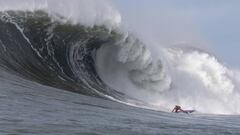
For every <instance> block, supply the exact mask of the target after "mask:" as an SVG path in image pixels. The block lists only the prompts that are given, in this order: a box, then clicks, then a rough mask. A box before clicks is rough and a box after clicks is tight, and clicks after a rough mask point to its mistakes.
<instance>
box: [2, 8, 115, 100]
mask: <svg viewBox="0 0 240 135" xmlns="http://www.w3.org/2000/svg"><path fill="white" fill-rule="evenodd" d="M0 18H1V21H0V27H1V28H0V35H1V37H0V48H1V49H0V56H1V58H0V65H1V67H2V68H4V69H5V70H7V71H9V72H12V73H14V74H17V75H20V76H22V77H24V78H26V79H29V80H32V81H36V82H39V83H41V84H45V85H49V86H52V87H56V88H60V89H66V90H70V91H74V92H78V93H82V94H87V95H92V96H101V94H103V93H105V94H107V95H111V96H113V97H114V96H116V95H117V93H114V90H111V89H110V88H108V87H107V86H106V85H105V84H104V83H103V82H102V81H101V79H100V78H99V76H98V75H97V73H96V70H95V65H94V55H95V54H94V52H95V51H96V50H97V49H98V48H99V47H101V45H103V44H105V43H109V42H114V41H115V40H116V38H118V36H119V35H117V34H116V33H114V32H109V30H107V29H106V28H104V27H101V26H96V27H92V28H90V27H85V26H82V25H71V24H68V23H64V24H62V23H60V22H59V21H53V20H52V18H50V17H49V15H48V14H47V13H46V12H43V11H35V12H22V11H7V12H2V13H1V14H0Z"/></svg>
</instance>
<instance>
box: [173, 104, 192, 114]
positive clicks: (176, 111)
mask: <svg viewBox="0 0 240 135" xmlns="http://www.w3.org/2000/svg"><path fill="white" fill-rule="evenodd" d="M172 112H174V113H180V112H183V113H192V112H195V110H183V109H182V108H181V106H179V105H175V107H174V108H173V110H172Z"/></svg>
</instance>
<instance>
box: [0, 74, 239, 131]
mask: <svg viewBox="0 0 240 135" xmlns="http://www.w3.org/2000/svg"><path fill="white" fill-rule="evenodd" d="M0 80H1V81H0V84H1V85H0V90H1V91H0V94H1V97H0V100H1V104H0V106H1V107H0V108H1V110H0V121H1V122H0V133H1V134H2V135H5V134H6V135H10V134H17V135H20V134H22V135H42V134H51V135H66V134H68V135H79V134H84V135H85V134H86V135H123V134H124V135H136V134H138V135H172V134H176V135H186V134H189V135H190V134H199V135H204V134H210V135H220V134H222V135H228V134H229V135H230V134H236V135H237V134H239V133H240V128H239V127H240V124H239V121H240V118H239V116H237V115H209V114H175V113H169V112H162V111H152V110H148V109H141V108H137V107H131V106H127V105H124V104H121V103H117V102H113V101H109V100H105V99H101V98H94V97H89V96H84V95H81V94H76V93H72V92H67V91H63V90H60V89H56V88H51V87H47V86H43V85H40V84H38V83H34V82H31V81H27V80H24V79H22V78H19V77H16V76H14V75H9V74H8V73H5V72H3V71H1V78H0Z"/></svg>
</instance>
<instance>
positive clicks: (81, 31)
mask: <svg viewBox="0 0 240 135" xmlns="http://www.w3.org/2000/svg"><path fill="white" fill-rule="evenodd" d="M11 2H13V3H19V2H16V1H11ZM11 2H9V3H8V2H3V3H1V1H0V4H3V5H4V4H5V5H4V6H2V5H0V103H1V104H0V134H1V135H2V134H3V135H5V134H6V135H46V134H50V135H75V134H76V135H79V134H84V135H85V134H89V135H165V134H166V135H167V134H169V135H180V134H182V135H186V134H189V135H190V134H191V135H192V134H194V135H195V134H196V135H198V134H199V135H205V134H209V135H221V134H222V135H227V134H236V135H237V134H240V124H239V123H240V117H239V113H240V107H239V105H240V91H239V84H240V80H239V73H238V72H237V71H235V70H232V69H231V68H229V67H226V66H225V65H224V64H222V63H221V62H220V61H219V60H218V58H217V57H215V56H214V55H213V54H211V53H209V52H208V51H207V50H204V49H201V48H196V47H193V46H187V45H180V46H160V45H155V44H151V43H149V42H146V41H145V40H144V39H143V38H139V37H138V34H134V32H131V31H128V30H126V28H123V26H122V25H121V15H120V13H119V12H117V11H116V10H115V9H114V8H113V7H112V6H111V5H108V4H107V3H106V1H100V0H99V1H98V2H97V1H91V2H84V1H74V0H73V1H71V2H66V1H65V2H64V1H61V2H60V5H58V6H55V4H57V2H56V1H54V0H49V1H40V2H36V1H31V0H30V1H23V2H22V3H19V5H18V6H16V5H15V6H14V5H12V3H11ZM58 4H59V3H58ZM61 4H65V5H64V6H65V8H64V9H66V11H65V10H61V9H59V8H60V7H61V6H63V5H61ZM81 4H82V5H81ZM74 5H79V6H80V5H81V6H82V7H83V8H81V9H79V7H78V6H76V7H75V6H74ZM91 5H92V6H91ZM96 5H98V6H99V8H96V7H95V6H96ZM67 9H69V10H67ZM76 11H79V12H76ZM80 11H81V12H80ZM97 13H98V14H97ZM153 50H154V51H153ZM156 52H157V53H156ZM190 82H191V83H190ZM176 104H178V105H181V106H182V108H183V109H194V110H196V112H194V113H191V114H182V113H171V110H172V108H173V107H174V105H176Z"/></svg>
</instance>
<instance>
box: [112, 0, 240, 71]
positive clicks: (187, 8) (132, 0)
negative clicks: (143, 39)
mask: <svg viewBox="0 0 240 135" xmlns="http://www.w3.org/2000/svg"><path fill="white" fill-rule="evenodd" d="M113 4H114V5H115V6H116V7H117V8H118V9H119V10H120V12H121V14H122V16H123V20H124V22H127V23H129V25H131V26H133V29H138V28H140V27H142V26H143V25H144V23H145V25H147V24H149V25H152V26H154V27H157V26H159V29H158V30H154V29H150V26H149V27H146V29H150V30H149V31H157V33H166V35H168V36H165V37H166V39H167V40H171V39H170V38H169V37H171V36H169V35H171V34H172V35H174V33H178V34H175V36H173V37H174V38H176V37H177V36H182V35H186V36H188V37H189V38H196V37H199V39H200V40H204V42H207V43H208V45H210V46H211V47H212V48H213V50H214V51H215V53H216V55H217V56H218V57H219V58H220V59H221V61H222V62H224V63H225V64H227V65H229V66H234V67H238V68H239V67H240V60H239V58H240V53H239V51H240V45H239V43H240V26H239V25H240V0H114V1H113ZM140 22H141V23H140ZM146 23H147V24H146ZM158 23H159V24H158ZM156 29H157V28H156ZM173 29H174V30H173ZM161 30H162V32H160V31H161ZM145 31H147V30H145ZM149 31H148V33H150V32H149ZM168 31H170V32H168ZM183 31H184V32H185V33H184V32H183ZM155 33H156V32H155ZM192 33H194V34H192ZM150 35H151V34H150ZM159 35H160V36H163V37H164V34H159ZM192 35H194V36H192Z"/></svg>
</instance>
